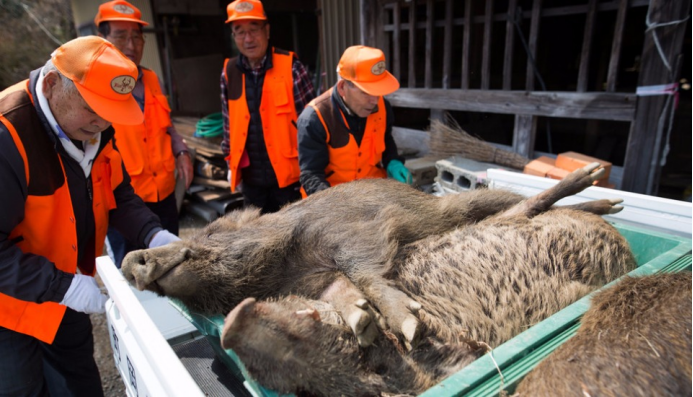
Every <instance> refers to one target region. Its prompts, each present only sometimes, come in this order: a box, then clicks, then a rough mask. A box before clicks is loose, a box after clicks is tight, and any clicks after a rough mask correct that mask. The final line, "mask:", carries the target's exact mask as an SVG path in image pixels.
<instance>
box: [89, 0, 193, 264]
mask: <svg viewBox="0 0 693 397" xmlns="http://www.w3.org/2000/svg"><path fill="white" fill-rule="evenodd" d="M141 15H142V14H141V12H140V10H139V9H138V8H137V7H135V6H133V5H132V4H130V3H128V2H127V1H124V0H114V1H109V2H107V3H103V4H101V5H100V6H99V12H98V13H97V14H96V17H95V18H94V23H95V24H96V26H97V27H98V29H99V36H100V37H103V38H104V39H106V40H108V41H110V42H111V43H112V44H113V45H114V46H115V47H116V48H117V49H118V50H120V52H122V53H123V54H124V55H125V56H126V57H128V58H129V59H130V60H131V61H133V62H134V63H135V65H137V69H138V75H137V81H136V82H135V87H134V89H133V90H132V95H133V96H134V97H135V100H137V103H138V104H139V106H140V109H142V111H143V112H144V122H142V123H140V124H139V125H124V124H118V123H114V124H113V128H115V131H116V143H117V145H118V150H120V153H121V155H122V156H123V161H124V162H125V168H126V169H127V170H128V174H130V178H132V187H133V188H135V193H137V195H138V196H140V197H141V198H142V200H144V202H145V203H146V204H147V206H148V207H149V209H151V210H152V211H153V212H154V213H155V214H156V215H157V216H159V219H161V224H162V225H163V226H164V228H165V229H167V230H169V231H170V232H172V233H174V234H178V206H177V204H176V196H175V194H174V191H175V188H176V175H175V172H176V171H177V172H178V178H179V179H182V180H183V182H184V183H185V187H186V189H187V188H188V187H190V183H191V182H192V178H193V168H192V160H191V158H190V155H189V152H188V147H187V146H186V144H185V142H184V141H183V138H182V137H181V136H180V135H179V134H178V133H177V132H176V129H175V128H174V126H173V124H172V123H171V115H170V113H171V109H170V108H169V106H168V100H167V99H166V96H165V95H164V93H163V91H162V90H161V85H160V84H159V77H157V75H156V74H155V73H154V72H153V71H151V70H149V69H147V68H145V67H143V66H141V65H140V61H142V51H143V50H144V36H143V35H142V27H143V26H146V25H148V24H147V22H145V21H143V20H142V19H141ZM108 243H109V248H110V251H111V252H112V254H113V259H114V262H115V263H116V266H117V267H118V268H120V265H121V262H122V261H123V258H124V257H125V254H127V253H128V252H130V251H132V250H133V249H135V244H134V243H133V242H130V241H127V240H126V239H125V238H123V236H122V235H121V234H120V233H118V231H117V230H115V229H114V228H110V229H109V230H108Z"/></svg>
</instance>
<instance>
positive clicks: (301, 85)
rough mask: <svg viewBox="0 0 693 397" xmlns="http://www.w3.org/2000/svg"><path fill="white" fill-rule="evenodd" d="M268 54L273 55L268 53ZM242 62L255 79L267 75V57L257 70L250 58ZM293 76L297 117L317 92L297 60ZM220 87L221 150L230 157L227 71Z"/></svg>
mask: <svg viewBox="0 0 693 397" xmlns="http://www.w3.org/2000/svg"><path fill="white" fill-rule="evenodd" d="M268 53H271V49H270V51H268ZM240 58H241V62H242V64H243V68H244V69H245V70H250V71H251V72H252V73H253V75H255V77H257V76H258V75H260V74H262V73H265V68H266V63H265V62H266V61H267V55H265V57H264V58H263V59H262V62H260V64H259V66H258V67H256V68H252V67H251V66H250V63H249V62H248V58H246V57H245V56H244V55H240ZM291 74H292V75H293V80H294V104H295V106H296V115H297V116H298V115H300V114H301V112H302V111H303V108H305V107H306V105H307V104H308V102H310V101H312V100H313V98H315V90H314V89H313V82H312V81H310V77H309V76H308V72H307V71H306V68H305V67H304V66H303V64H302V63H301V62H300V61H299V60H298V59H297V58H294V61H293V64H292V65H291ZM220 86H221V114H222V116H223V119H224V138H223V139H222V141H221V150H222V152H223V153H224V156H228V155H229V151H230V149H229V140H230V138H229V103H228V99H227V97H226V70H222V71H221V79H220Z"/></svg>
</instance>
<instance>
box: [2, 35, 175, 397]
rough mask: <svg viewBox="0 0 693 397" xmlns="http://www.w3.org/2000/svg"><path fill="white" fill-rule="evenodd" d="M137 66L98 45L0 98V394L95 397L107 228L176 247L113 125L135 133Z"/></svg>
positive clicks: (87, 43)
mask: <svg viewBox="0 0 693 397" xmlns="http://www.w3.org/2000/svg"><path fill="white" fill-rule="evenodd" d="M136 78H137V67H136V66H135V64H134V63H132V62H131V61H130V60H129V59H127V58H126V57H125V56H124V55H123V54H122V53H121V52H120V51H118V50H117V49H116V48H115V47H114V46H113V45H112V44H111V43H109V42H107V41H106V40H104V39H101V38H99V37H95V36H89V37H82V38H78V39H75V40H72V41H70V42H68V43H66V44H64V45H62V46H61V47H59V48H58V49H57V50H55V52H54V53H53V54H52V55H51V59H50V60H49V61H48V62H47V63H46V65H45V66H44V67H43V68H41V69H37V70H35V71H33V72H31V74H30V76H29V79H28V80H25V81H22V82H20V83H17V84H15V85H14V86H12V87H9V88H7V89H6V90H4V91H2V92H0V186H2V194H0V208H2V211H0V395H2V396H47V395H49V394H50V395H71V396H103V391H102V387H101V380H100V377H99V371H98V368H97V367H96V363H95V362H94V356H93V355H94V347H93V337H92V328H91V322H90V320H89V314H90V313H102V312H103V311H104V303H105V301H106V299H107V298H106V296H105V295H103V294H102V293H101V291H100V290H99V287H98V285H97V284H96V281H95V280H94V277H93V276H94V274H95V258H96V256H98V255H101V252H102V250H103V245H104V239H105V236H106V230H107V228H108V225H109V223H110V224H112V225H113V226H115V227H116V228H117V229H118V230H119V231H120V232H121V233H123V235H125V236H127V237H128V238H129V239H131V240H132V241H135V242H137V244H138V245H139V246H141V247H142V248H144V247H156V246H160V245H163V244H166V243H168V242H170V241H175V240H178V238H177V237H176V236H174V235H173V234H172V233H170V232H168V231H166V230H163V229H162V228H161V224H160V222H159V219H158V218H157V216H156V215H155V214H154V213H152V212H151V211H150V210H149V209H148V208H147V207H146V206H145V205H144V203H143V202H142V199H140V198H139V197H138V196H137V195H135V192H134V190H133V188H132V186H131V185H130V178H129V176H128V174H127V172H126V171H125V168H124V167H123V165H122V161H121V156H120V153H119V152H118V150H117V148H116V146H115V142H114V139H113V135H114V131H113V128H112V127H111V124H112V123H120V124H139V123H142V119H143V115H142V111H141V110H140V108H139V106H138V105H137V102H136V101H135V99H134V98H133V96H132V90H133V87H134V86H135V79H136Z"/></svg>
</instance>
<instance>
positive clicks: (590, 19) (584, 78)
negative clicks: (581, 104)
mask: <svg viewBox="0 0 693 397" xmlns="http://www.w3.org/2000/svg"><path fill="white" fill-rule="evenodd" d="M596 14H597V0H589V4H588V6H587V15H586V16H585V31H584V32H583V36H582V52H581V53H580V68H579V69H578V81H577V92H585V91H587V84H588V83H589V80H588V78H589V66H590V53H591V52H592V51H591V50H592V34H593V32H594V20H595V18H596Z"/></svg>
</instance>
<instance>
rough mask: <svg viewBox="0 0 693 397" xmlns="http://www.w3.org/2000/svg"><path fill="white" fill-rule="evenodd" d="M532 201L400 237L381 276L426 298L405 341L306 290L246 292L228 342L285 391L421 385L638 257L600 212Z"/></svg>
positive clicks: (374, 391)
mask: <svg viewBox="0 0 693 397" xmlns="http://www.w3.org/2000/svg"><path fill="white" fill-rule="evenodd" d="M520 207H522V206H520ZM528 210H529V211H528ZM528 212H529V213H532V214H533V213H534V212H533V211H531V209H529V208H528V207H525V209H524V210H523V211H514V210H509V211H506V212H505V213H501V214H498V215H496V216H493V217H490V218H488V219H486V220H484V221H481V222H479V223H478V224H476V225H469V226H466V227H462V228H459V229H456V230H454V231H452V232H449V233H446V234H444V235H443V236H435V237H429V238H427V239H423V240H420V241H418V242H415V243H412V244H410V245H407V246H406V247H404V249H403V250H402V251H401V253H400V254H401V257H400V258H397V259H396V260H395V261H393V267H392V268H391V269H390V270H389V271H388V272H387V273H386V274H385V277H386V278H388V279H389V280H392V282H393V283H394V285H395V286H396V287H397V288H398V289H400V290H401V291H403V292H404V293H406V294H407V295H408V296H411V297H412V298H413V299H414V300H415V301H417V302H419V303H420V304H421V305H422V309H421V310H420V311H419V312H418V316H419V319H420V321H421V341H420V342H419V343H418V345H417V346H415V347H414V348H413V350H411V351H409V352H405V351H404V349H402V348H401V346H400V345H399V343H398V341H397V339H396V338H392V337H388V335H387V333H382V334H380V335H379V336H378V338H377V339H376V340H375V342H374V343H373V344H372V345H371V346H369V347H365V348H359V346H358V343H357V342H358V341H357V338H356V337H354V336H353V334H352V333H350V332H349V329H348V328H346V327H344V326H343V325H342V322H340V321H338V320H339V319H338V318H337V320H335V317H334V314H333V313H331V312H330V308H329V306H326V304H325V303H324V302H315V301H310V300H305V299H301V298H299V297H289V298H285V299H279V300H271V301H256V300H255V299H252V298H250V299H247V300H245V301H244V302H243V303H242V304H241V305H239V306H237V307H236V308H234V310H233V311H232V312H231V313H230V314H229V315H228V316H227V319H226V321H225V326H224V330H223V333H222V345H223V347H225V348H231V349H233V350H234V351H235V352H236V354H238V356H239V357H240V358H241V360H242V361H243V362H244V364H245V365H246V368H247V369H248V370H249V372H250V373H251V374H252V375H253V377H254V378H255V379H256V380H257V381H258V382H259V383H260V384H262V385H263V386H265V387H267V388H270V389H272V390H277V391H279V392H283V393H295V394H298V395H304V394H305V395H316V396H328V395H340V396H365V395H382V394H418V393H420V392H422V391H424V390H426V389H427V388H429V387H431V386H433V385H435V384H436V383H438V382H440V381H441V380H442V379H444V378H445V377H447V376H448V375H450V374H452V373H454V372H456V371H458V370H459V369H461V368H463V367H464V366H466V365H468V364H469V363H471V362H472V361H474V360H475V359H477V358H478V357H480V356H481V355H482V354H484V353H485V351H486V349H484V348H482V346H485V345H489V346H490V347H496V346H498V345H500V344H502V343H503V342H505V341H507V340H509V339H510V338H512V337H513V336H515V335H517V334H519V333H520V332H522V331H524V330H525V329H527V328H529V327H530V326H532V325H534V324H536V323H538V322H539V321H541V320H543V319H545V318H547V317H549V316H550V315H552V314H553V313H555V312H557V311H558V310H560V309H562V308H564V307H566V306H568V305H569V304H571V303H573V302H574V301H576V300H577V299H579V298H581V297H582V296H584V295H586V294H588V293H589V292H591V291H593V290H594V289H596V288H598V287H599V286H601V285H603V284H605V283H607V282H609V281H612V280H615V279H616V278H617V277H619V276H621V275H623V274H625V273H627V272H628V271H630V270H632V269H634V268H635V266H636V264H635V259H634V258H633V255H632V253H631V251H630V249H629V247H628V244H627V242H626V241H625V239H624V238H623V237H622V236H621V235H620V234H619V233H618V231H616V229H614V228H613V227H612V226H611V225H609V224H608V223H607V222H605V221H604V220H603V219H602V218H601V217H599V216H597V215H594V214H592V213H587V212H584V211H578V210H574V209H569V208H560V207H559V208H555V209H551V210H549V211H547V212H545V213H542V214H539V215H536V216H532V217H529V216H527V213H528ZM335 293H337V292H335Z"/></svg>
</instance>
